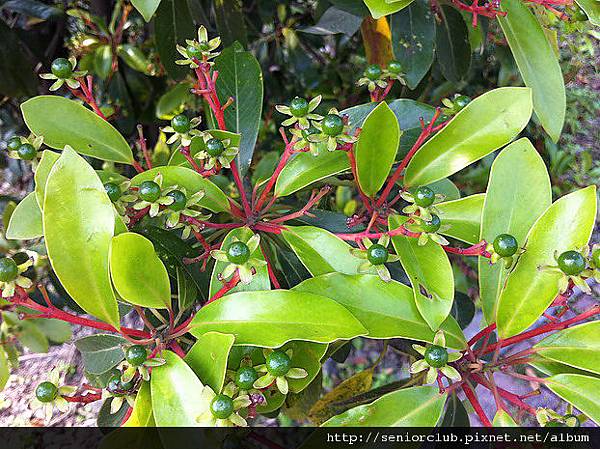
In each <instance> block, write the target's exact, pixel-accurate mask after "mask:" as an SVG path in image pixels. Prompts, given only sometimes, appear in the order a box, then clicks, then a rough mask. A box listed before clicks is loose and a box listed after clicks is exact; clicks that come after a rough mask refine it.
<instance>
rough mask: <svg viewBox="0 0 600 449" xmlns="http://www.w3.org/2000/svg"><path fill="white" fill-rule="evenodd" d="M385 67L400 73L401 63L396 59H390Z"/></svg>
mask: <svg viewBox="0 0 600 449" xmlns="http://www.w3.org/2000/svg"><path fill="white" fill-rule="evenodd" d="M387 69H388V70H389V71H390V72H391V73H393V74H395V75H397V74H399V73H402V64H400V63H399V62H398V61H390V62H389V63H388V65H387Z"/></svg>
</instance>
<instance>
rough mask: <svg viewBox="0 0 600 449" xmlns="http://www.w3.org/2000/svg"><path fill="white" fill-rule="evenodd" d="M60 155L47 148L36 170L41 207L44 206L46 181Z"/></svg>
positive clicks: (36, 194) (36, 188)
mask: <svg viewBox="0 0 600 449" xmlns="http://www.w3.org/2000/svg"><path fill="white" fill-rule="evenodd" d="M59 157H60V154H59V153H55V152H54V151H50V150H46V151H44V152H42V157H41V159H40V163H39V164H38V166H37V169H36V170H35V176H34V179H35V197H36V199H37V203H38V206H40V209H41V208H42V207H44V196H45V194H46V181H48V175H49V174H50V170H52V167H53V166H54V164H55V163H56V161H57V160H58V158H59Z"/></svg>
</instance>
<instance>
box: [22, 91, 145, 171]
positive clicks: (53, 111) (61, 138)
mask: <svg viewBox="0 0 600 449" xmlns="http://www.w3.org/2000/svg"><path fill="white" fill-rule="evenodd" d="M21 111H22V112H23V119H24V120H25V124H26V125H27V127H28V128H29V129H30V130H31V132H32V133H34V134H36V135H38V136H44V144H46V145H47V146H49V147H50V148H55V149H59V150H62V149H63V148H64V147H65V145H69V146H71V147H73V148H74V149H76V150H77V152H79V153H81V154H85V155H86V156H91V157H95V158H97V159H102V160H105V161H113V162H121V163H124V164H131V163H132V162H133V153H132V152H131V148H130V147H129V144H128V143H127V141H126V140H125V139H124V138H123V136H122V135H121V134H119V131H117V130H116V129H115V128H113V126H112V125H111V124H110V123H108V122H107V121H106V120H103V119H102V118H100V117H99V116H98V115H96V114H95V113H94V112H92V111H90V110H89V109H87V108H85V107H83V106H82V105H80V104H79V103H77V102H75V101H73V100H69V99H67V98H63V97H58V96H49V95H41V96H39V97H33V98H31V99H29V100H27V101H26V102H25V103H22V104H21Z"/></svg>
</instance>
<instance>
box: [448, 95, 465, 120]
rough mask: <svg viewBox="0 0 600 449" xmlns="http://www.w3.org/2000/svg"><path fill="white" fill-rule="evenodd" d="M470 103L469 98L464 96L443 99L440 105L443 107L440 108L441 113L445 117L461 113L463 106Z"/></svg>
mask: <svg viewBox="0 0 600 449" xmlns="http://www.w3.org/2000/svg"><path fill="white" fill-rule="evenodd" d="M470 102H471V98H470V97H467V96H466V95H458V94H457V95H455V96H454V98H453V99H452V100H450V99H449V98H444V99H443V100H442V104H443V105H444V106H445V107H444V108H442V112H443V113H444V115H446V116H452V115H455V114H457V113H458V112H460V111H462V110H463V109H464V108H465V106H467V105H468V104H469V103H470Z"/></svg>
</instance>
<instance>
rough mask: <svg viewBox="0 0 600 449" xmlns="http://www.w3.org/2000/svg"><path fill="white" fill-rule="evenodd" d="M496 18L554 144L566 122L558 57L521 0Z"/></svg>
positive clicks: (505, 5) (507, 4)
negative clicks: (504, 14)
mask: <svg viewBox="0 0 600 449" xmlns="http://www.w3.org/2000/svg"><path fill="white" fill-rule="evenodd" d="M500 9H502V10H503V11H505V12H506V13H507V14H506V16H503V17H502V16H498V21H499V22H500V26H501V27H502V31H504V36H506V40H507V41H508V45H509V46H510V49H511V51H512V54H513V56H514V58H515V61H516V63H517V67H518V68H519V72H520V73H521V76H522V77H523V81H525V85H526V86H527V87H530V88H531V90H532V92H533V109H534V110H535V113H536V115H537V117H538V118H539V119H540V122H541V124H542V126H543V127H544V129H545V130H546V132H547V133H548V135H549V136H550V137H551V138H552V140H553V141H554V142H556V141H557V140H558V138H559V137H560V132H561V130H562V127H563V124H564V121H565V110H566V95H565V83H564V80H563V75H562V72H561V69H560V65H559V63H558V58H557V55H556V54H555V53H554V50H553V49H552V46H551V45H550V43H549V42H548V39H547V38H546V34H545V33H544V29H543V28H542V25H540V23H539V22H538V20H537V18H536V17H535V15H534V14H533V12H532V11H531V10H530V9H529V7H528V6H527V5H526V4H524V3H522V2H521V1H520V0H506V1H505V2H503V3H502V5H501V8H500Z"/></svg>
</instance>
